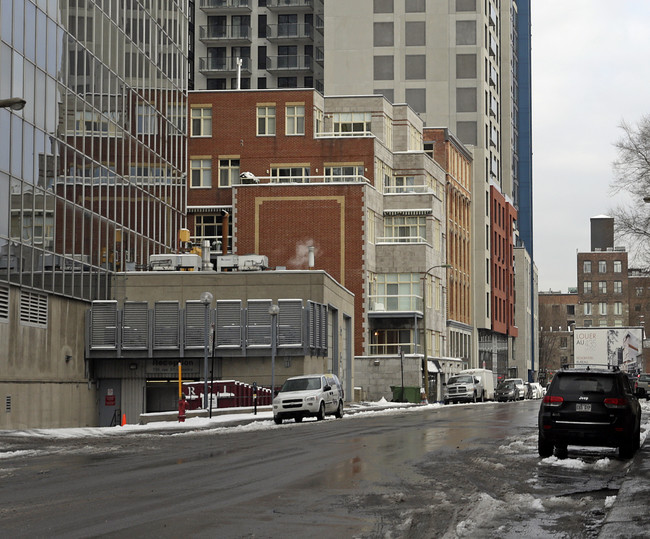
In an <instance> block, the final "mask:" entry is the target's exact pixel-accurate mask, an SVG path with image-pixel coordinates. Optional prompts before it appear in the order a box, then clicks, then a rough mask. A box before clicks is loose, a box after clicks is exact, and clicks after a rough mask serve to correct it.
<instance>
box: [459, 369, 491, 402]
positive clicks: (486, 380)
mask: <svg viewBox="0 0 650 539" xmlns="http://www.w3.org/2000/svg"><path fill="white" fill-rule="evenodd" d="M460 374H473V375H474V376H476V377H477V378H478V379H479V382H480V384H481V386H482V387H483V391H482V392H481V400H482V401H493V400H494V387H495V385H496V384H495V378H496V376H495V374H494V373H493V372H492V371H491V370H489V369H465V370H462V371H460Z"/></svg>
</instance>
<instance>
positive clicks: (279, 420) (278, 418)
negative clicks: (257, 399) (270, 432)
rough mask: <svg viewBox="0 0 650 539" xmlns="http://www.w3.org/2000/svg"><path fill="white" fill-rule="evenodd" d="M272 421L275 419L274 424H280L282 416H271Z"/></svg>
mask: <svg viewBox="0 0 650 539" xmlns="http://www.w3.org/2000/svg"><path fill="white" fill-rule="evenodd" d="M273 421H275V424H276V425H282V418H281V417H278V416H277V415H274V416H273Z"/></svg>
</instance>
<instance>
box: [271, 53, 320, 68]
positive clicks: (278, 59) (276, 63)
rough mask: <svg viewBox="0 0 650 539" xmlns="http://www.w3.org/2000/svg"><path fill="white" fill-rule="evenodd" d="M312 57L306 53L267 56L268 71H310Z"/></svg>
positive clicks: (312, 63)
mask: <svg viewBox="0 0 650 539" xmlns="http://www.w3.org/2000/svg"><path fill="white" fill-rule="evenodd" d="M313 66H314V59H313V58H312V57H311V56H307V55H292V56H267V57H266V69H267V70H268V71H311V70H312V69H313Z"/></svg>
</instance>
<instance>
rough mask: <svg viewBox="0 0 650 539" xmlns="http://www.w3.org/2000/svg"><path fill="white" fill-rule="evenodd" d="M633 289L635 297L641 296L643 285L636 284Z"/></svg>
mask: <svg viewBox="0 0 650 539" xmlns="http://www.w3.org/2000/svg"><path fill="white" fill-rule="evenodd" d="M634 290H635V294H636V297H637V298H638V297H641V296H643V287H642V286H637V287H636V288H635V289H634Z"/></svg>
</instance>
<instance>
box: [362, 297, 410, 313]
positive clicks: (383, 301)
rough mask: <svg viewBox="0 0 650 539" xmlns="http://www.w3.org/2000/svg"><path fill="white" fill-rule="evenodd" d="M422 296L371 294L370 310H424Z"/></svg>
mask: <svg viewBox="0 0 650 539" xmlns="http://www.w3.org/2000/svg"><path fill="white" fill-rule="evenodd" d="M422 307H423V303H422V296H416V295H413V294H411V295H404V294H389V295H373V296H370V312H394V311H404V312H414V311H417V312H422Z"/></svg>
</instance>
